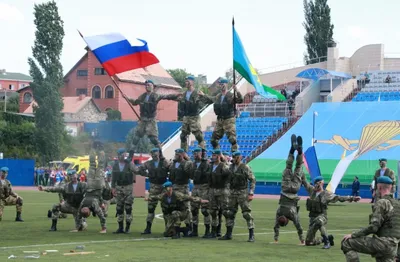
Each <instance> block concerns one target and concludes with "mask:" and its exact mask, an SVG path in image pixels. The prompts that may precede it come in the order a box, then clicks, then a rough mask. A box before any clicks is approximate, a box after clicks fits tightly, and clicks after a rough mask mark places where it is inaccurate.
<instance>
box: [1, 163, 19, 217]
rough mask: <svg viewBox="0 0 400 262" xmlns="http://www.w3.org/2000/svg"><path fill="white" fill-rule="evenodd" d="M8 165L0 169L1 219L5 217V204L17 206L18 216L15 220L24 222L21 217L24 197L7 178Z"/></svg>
mask: <svg viewBox="0 0 400 262" xmlns="http://www.w3.org/2000/svg"><path fill="white" fill-rule="evenodd" d="M7 175H8V167H2V168H1V169H0V221H1V219H2V217H3V210H4V206H15V207H16V209H17V216H16V217H15V221H17V222H24V220H22V218H21V212H22V204H23V199H22V197H20V196H19V195H18V194H17V193H15V192H14V191H13V190H12V186H11V183H10V181H9V180H8V179H6V178H7Z"/></svg>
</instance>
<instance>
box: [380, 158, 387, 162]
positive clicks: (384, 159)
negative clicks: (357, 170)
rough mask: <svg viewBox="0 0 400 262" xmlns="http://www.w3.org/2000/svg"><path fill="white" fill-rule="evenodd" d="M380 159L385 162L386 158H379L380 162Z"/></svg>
mask: <svg viewBox="0 0 400 262" xmlns="http://www.w3.org/2000/svg"><path fill="white" fill-rule="evenodd" d="M382 161H384V162H387V159H386V158H381V159H379V162H382Z"/></svg>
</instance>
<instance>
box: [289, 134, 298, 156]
mask: <svg viewBox="0 0 400 262" xmlns="http://www.w3.org/2000/svg"><path fill="white" fill-rule="evenodd" d="M290 140H291V147H290V153H291V154H294V151H296V150H297V137H296V135H295V134H293V135H292V136H291V137H290Z"/></svg>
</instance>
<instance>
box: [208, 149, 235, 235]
mask: <svg viewBox="0 0 400 262" xmlns="http://www.w3.org/2000/svg"><path fill="white" fill-rule="evenodd" d="M221 159H222V160H224V161H223V162H222V161H221ZM212 162H213V163H212V165H211V167H210V168H211V173H210V176H209V179H208V185H209V186H210V191H209V200H210V209H211V211H210V213H211V219H212V220H211V226H212V230H211V234H210V235H209V236H208V238H216V237H217V227H218V212H222V213H223V215H224V217H225V219H227V214H228V213H227V210H228V199H229V193H230V191H229V182H230V174H231V172H230V171H229V167H228V165H227V163H226V161H225V159H224V158H223V157H222V155H221V150H219V149H215V150H214V151H213V153H212Z"/></svg>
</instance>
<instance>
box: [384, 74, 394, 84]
mask: <svg viewBox="0 0 400 262" xmlns="http://www.w3.org/2000/svg"><path fill="white" fill-rule="evenodd" d="M391 82H392V78H391V77H390V75H388V76H387V77H386V79H385V83H387V84H389V83H391Z"/></svg>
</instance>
